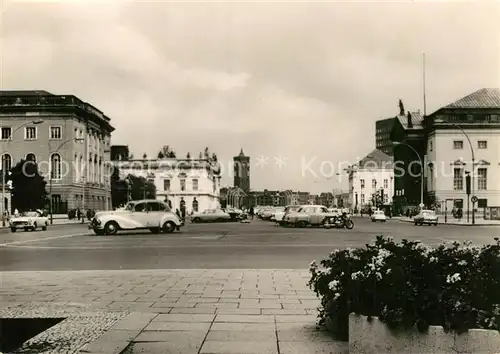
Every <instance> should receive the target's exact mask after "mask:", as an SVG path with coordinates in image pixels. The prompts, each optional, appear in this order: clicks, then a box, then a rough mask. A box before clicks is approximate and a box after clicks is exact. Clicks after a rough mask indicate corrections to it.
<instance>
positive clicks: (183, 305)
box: [0, 269, 348, 354]
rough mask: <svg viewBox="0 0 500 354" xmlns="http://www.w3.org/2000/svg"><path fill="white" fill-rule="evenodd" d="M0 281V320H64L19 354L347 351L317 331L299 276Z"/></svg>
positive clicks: (303, 276) (19, 275)
mask: <svg viewBox="0 0 500 354" xmlns="http://www.w3.org/2000/svg"><path fill="white" fill-rule="evenodd" d="M0 279H1V281H2V289H1V291H0V295H1V296H2V298H1V302H0V317H2V318H6V317H23V316H24V317H26V316H28V317H34V316H38V317H54V316H56V317H57V316H62V317H64V318H65V320H64V321H62V322H60V323H59V324H58V325H56V326H54V327H52V328H51V329H50V330H48V331H46V332H43V333H41V334H40V335H39V336H37V337H36V338H33V339H32V340H30V342H29V343H27V344H26V345H27V346H29V345H34V344H36V345H38V348H45V349H42V350H40V351H38V353H40V354H41V353H61V352H65V353H82V354H83V353H101V354H104V353H106V354H113V353H116V354H121V353H126V354H134V353H152V354H154V353H162V354H165V353H176V354H179V353H180V354H183V353H190V354H191V353H192V354H200V353H206V354H217V353H240V354H244V353H259V354H264V353H278V354H280V353H301V354H302V353H347V347H348V346H347V343H342V342H336V341H334V340H333V339H332V338H331V337H329V336H328V335H326V334H325V333H323V332H321V331H318V330H317V328H316V325H315V323H316V315H317V307H318V306H319V301H318V300H317V299H316V297H315V296H314V294H313V293H312V292H311V291H310V290H309V289H308V288H307V285H306V284H307V281H308V279H309V273H308V271H306V270H203V269H199V270H196V269H193V270H133V271H128V270H123V271H68V272H64V271H61V272H2V273H0ZM58 326H59V327H58ZM47 343H49V344H50V345H49V346H47ZM42 344H43V345H45V347H44V346H43V345H42Z"/></svg>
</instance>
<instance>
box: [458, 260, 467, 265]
mask: <svg viewBox="0 0 500 354" xmlns="http://www.w3.org/2000/svg"><path fill="white" fill-rule="evenodd" d="M458 265H459V266H466V265H467V261H466V260H463V259H462V260H461V261H460V262H458Z"/></svg>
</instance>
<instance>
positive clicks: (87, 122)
mask: <svg viewBox="0 0 500 354" xmlns="http://www.w3.org/2000/svg"><path fill="white" fill-rule="evenodd" d="M0 129H1V134H0V151H1V152H2V161H3V162H4V164H5V167H6V169H7V170H10V169H11V168H12V167H13V166H14V165H15V164H17V163H18V162H19V161H20V160H21V159H25V160H33V161H36V162H37V163H38V166H39V169H40V172H41V173H42V175H44V176H45V180H46V181H47V191H48V192H49V193H51V194H52V202H53V205H52V210H53V213H55V214H59V213H64V214H65V213H67V212H68V209H75V208H85V209H86V208H91V209H94V210H107V209H109V208H110V207H111V194H110V193H111V190H110V179H109V169H110V166H109V160H110V155H109V152H110V140H111V133H112V132H113V131H114V128H113V127H112V126H111V120H110V118H108V117H107V116H106V115H105V114H104V113H103V112H101V111H100V110H98V109H97V108H95V107H94V106H92V105H91V104H89V103H86V102H84V101H82V100H80V99H79V98H78V97H75V96H73V95H54V94H52V93H50V92H47V91H0ZM49 166H52V167H53V168H52V171H51V172H50V174H49V169H50V167H49ZM50 186H51V187H50ZM6 198H8V197H7V196H3V198H2V199H3V200H4V203H0V204H1V207H2V211H3V210H5V209H7V210H8V209H10V211H12V209H14V208H15V207H16V206H15V205H12V206H11V205H6V203H5V199H6Z"/></svg>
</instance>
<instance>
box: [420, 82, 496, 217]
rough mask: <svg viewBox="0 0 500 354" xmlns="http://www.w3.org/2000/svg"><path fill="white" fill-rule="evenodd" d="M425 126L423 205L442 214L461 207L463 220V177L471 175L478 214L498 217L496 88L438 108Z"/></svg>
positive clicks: (464, 194)
mask: <svg viewBox="0 0 500 354" xmlns="http://www.w3.org/2000/svg"><path fill="white" fill-rule="evenodd" d="M424 126H425V130H426V136H425V138H426V140H427V141H426V145H427V146H426V148H427V149H426V155H427V159H426V160H427V164H426V176H427V178H426V189H427V191H428V195H427V198H428V202H429V203H434V204H436V205H437V206H438V208H439V207H440V208H441V209H442V210H443V211H444V210H445V209H446V207H447V208H448V210H451V209H452V208H453V207H457V208H463V211H464V218H465V213H466V211H467V200H468V199H467V194H466V182H465V176H466V175H467V173H471V172H472V173H473V177H474V178H473V180H472V182H473V183H472V193H471V196H472V195H474V196H476V197H477V198H478V203H477V204H476V205H475V206H476V209H478V211H479V215H480V216H483V215H486V216H487V217H488V218H500V162H499V161H500V160H499V156H500V89H498V88H493V89H488V88H483V89H480V90H478V91H476V92H473V93H471V94H469V95H467V96H465V97H463V98H461V99H459V100H458V101H456V102H453V103H451V104H449V105H447V106H445V107H442V108H440V109H438V110H437V111H436V112H434V113H432V114H430V115H429V116H428V117H426V119H425V122H424ZM469 139H470V140H469ZM469 144H470V145H469ZM472 152H473V153H474V166H473V164H472ZM469 204H470V205H469V208H470V210H472V202H469ZM489 214H492V215H489Z"/></svg>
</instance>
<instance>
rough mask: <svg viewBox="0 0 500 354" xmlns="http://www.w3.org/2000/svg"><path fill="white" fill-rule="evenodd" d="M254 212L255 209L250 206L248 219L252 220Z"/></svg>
mask: <svg viewBox="0 0 500 354" xmlns="http://www.w3.org/2000/svg"><path fill="white" fill-rule="evenodd" d="M254 214H255V211H254V210H253V207H250V219H252V220H253V217H254Z"/></svg>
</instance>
